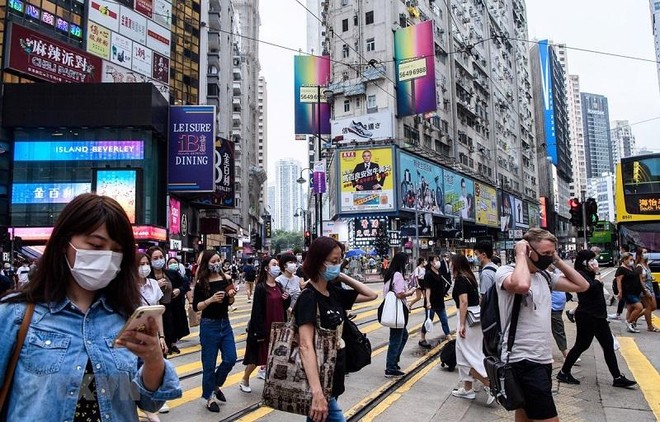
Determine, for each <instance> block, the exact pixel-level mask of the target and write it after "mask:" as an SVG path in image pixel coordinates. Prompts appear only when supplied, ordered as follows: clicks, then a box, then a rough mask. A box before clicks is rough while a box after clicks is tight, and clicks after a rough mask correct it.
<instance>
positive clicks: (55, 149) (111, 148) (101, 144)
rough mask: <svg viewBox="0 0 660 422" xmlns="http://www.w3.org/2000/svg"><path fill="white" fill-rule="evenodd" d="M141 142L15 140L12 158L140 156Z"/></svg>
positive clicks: (109, 157) (77, 158)
mask: <svg viewBox="0 0 660 422" xmlns="http://www.w3.org/2000/svg"><path fill="white" fill-rule="evenodd" d="M142 159H144V142H143V141H137V140H125V141H124V140H122V141H115V140H105V141H43V142H42V141H38V142H33V141H16V142H15V143H14V161H84V160H90V161H92V160H93V161H104V160H142Z"/></svg>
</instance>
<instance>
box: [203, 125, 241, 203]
mask: <svg viewBox="0 0 660 422" xmlns="http://www.w3.org/2000/svg"><path fill="white" fill-rule="evenodd" d="M234 196H235V192H234V143H233V142H231V141H228V140H226V139H223V138H220V137H218V138H216V140H215V191H214V192H213V193H211V194H208V195H203V196H202V197H201V198H197V199H195V200H194V201H193V203H194V204H197V205H201V206H202V207H203V208H233V207H234V205H235V202H234Z"/></svg>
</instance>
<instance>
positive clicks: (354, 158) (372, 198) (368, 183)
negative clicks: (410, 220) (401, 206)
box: [338, 147, 395, 213]
mask: <svg viewBox="0 0 660 422" xmlns="http://www.w3.org/2000/svg"><path fill="white" fill-rule="evenodd" d="M338 161H339V175H340V176H339V177H340V180H341V182H340V188H339V195H340V198H339V213H355V212H360V213H365V212H375V211H378V212H383V211H394V210H395V199H394V178H395V174H394V151H393V150H392V148H391V147H385V148H382V147H381V148H372V149H353V150H340V151H339V160H338Z"/></svg>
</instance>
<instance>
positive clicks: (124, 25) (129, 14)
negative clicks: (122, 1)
mask: <svg viewBox="0 0 660 422" xmlns="http://www.w3.org/2000/svg"><path fill="white" fill-rule="evenodd" d="M119 33H120V34H122V35H125V36H127V37H128V38H130V39H132V40H133V41H137V42H139V43H140V44H145V45H146V44H147V18H145V17H144V16H142V15H140V14H138V13H135V12H134V11H132V10H131V9H129V8H128V7H124V6H122V7H121V9H120V17H119Z"/></svg>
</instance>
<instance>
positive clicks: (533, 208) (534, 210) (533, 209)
mask: <svg viewBox="0 0 660 422" xmlns="http://www.w3.org/2000/svg"><path fill="white" fill-rule="evenodd" d="M528 208H529V227H541V226H540V223H541V222H540V213H539V211H540V210H539V206H538V205H537V204H529V203H528Z"/></svg>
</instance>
